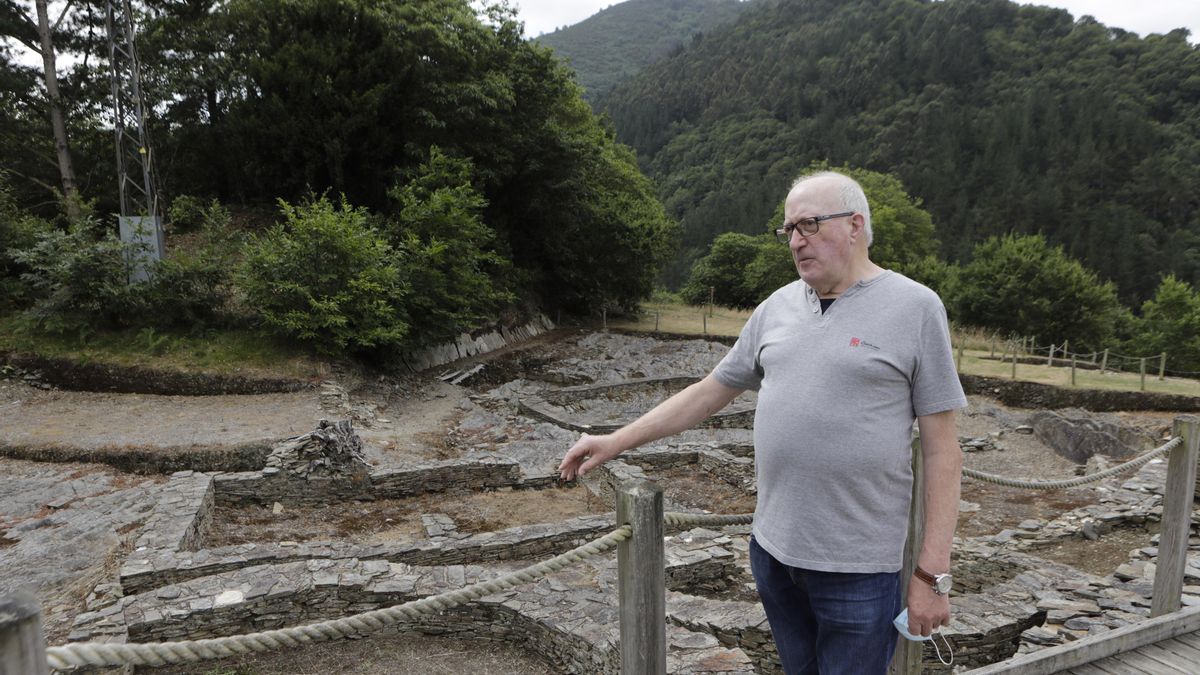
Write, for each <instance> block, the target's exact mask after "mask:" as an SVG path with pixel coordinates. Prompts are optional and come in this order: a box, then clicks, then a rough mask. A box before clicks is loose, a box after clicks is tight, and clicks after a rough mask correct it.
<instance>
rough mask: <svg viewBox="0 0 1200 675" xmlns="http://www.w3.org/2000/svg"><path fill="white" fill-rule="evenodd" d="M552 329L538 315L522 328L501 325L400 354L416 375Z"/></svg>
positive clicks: (550, 324)
mask: <svg viewBox="0 0 1200 675" xmlns="http://www.w3.org/2000/svg"><path fill="white" fill-rule="evenodd" d="M553 329H554V323H553V322H552V321H550V319H547V318H546V317H545V316H544V315H540V314H539V315H538V316H537V318H535V319H533V320H532V321H530V322H529V323H526V324H524V325H522V326H517V327H515V328H509V327H507V326H501V327H499V328H497V329H494V330H491V331H484V332H478V333H476V334H475V335H468V334H467V333H463V334H462V335H459V336H458V339H457V340H455V341H454V342H447V343H445V344H441V345H437V346H434V347H428V348H426V349H420V350H417V351H413V352H408V353H406V354H402V355H401V358H402V360H403V362H404V363H405V364H406V365H407V366H408V367H409V369H410V370H412V371H413V372H419V371H422V370H427V369H429V368H433V367H434V366H440V365H443V364H446V363H450V362H451V361H457V360H459V359H465V358H468V357H471V356H476V355H479V354H486V353H488V352H492V351H495V350H497V349H500V348H501V347H506V346H508V345H511V344H513V343H515V342H522V341H524V340H528V339H530V338H533V337H537V336H538V335H541V334H542V333H544V332H546V331H548V330H553Z"/></svg>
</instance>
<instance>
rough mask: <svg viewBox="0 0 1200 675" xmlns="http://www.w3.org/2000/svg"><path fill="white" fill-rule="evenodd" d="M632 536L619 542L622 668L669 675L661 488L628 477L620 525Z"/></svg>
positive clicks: (620, 494) (622, 489) (623, 488)
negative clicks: (628, 528) (629, 528)
mask: <svg viewBox="0 0 1200 675" xmlns="http://www.w3.org/2000/svg"><path fill="white" fill-rule="evenodd" d="M626 523H628V524H629V525H632V526H633V535H632V536H630V537H629V539H626V540H625V541H623V542H621V543H620V544H617V584H618V589H619V596H620V604H619V611H620V614H621V672H622V673H638V675H642V674H643V673H644V674H645V675H666V672H667V587H666V558H665V554H664V552H663V491H662V487H661V486H659V485H658V483H654V482H651V481H648V480H629V481H625V482H624V483H622V484H621V486H620V487H619V488H618V489H617V525H624V524H626Z"/></svg>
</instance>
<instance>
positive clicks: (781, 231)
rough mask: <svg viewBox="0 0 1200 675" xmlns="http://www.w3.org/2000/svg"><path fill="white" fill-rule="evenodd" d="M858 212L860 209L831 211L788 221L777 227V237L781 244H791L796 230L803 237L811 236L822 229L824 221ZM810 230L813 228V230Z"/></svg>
mask: <svg viewBox="0 0 1200 675" xmlns="http://www.w3.org/2000/svg"><path fill="white" fill-rule="evenodd" d="M856 213H858V211H846V212H845V213H831V214H829V215H827V216H809V217H808V218H801V219H800V220H798V221H796V222H794V223H788V224H786V225H784V226H783V227H777V228H775V239H776V241H778V242H779V243H781V244H790V243H791V242H792V232H793V231H795V230H800V236H802V237H811V236H813V235H814V234H816V233H818V232H820V231H821V223H822V221H826V220H833V219H834V218H845V217H847V216H853V215H854V214H856ZM809 230H811V232H810V231H809Z"/></svg>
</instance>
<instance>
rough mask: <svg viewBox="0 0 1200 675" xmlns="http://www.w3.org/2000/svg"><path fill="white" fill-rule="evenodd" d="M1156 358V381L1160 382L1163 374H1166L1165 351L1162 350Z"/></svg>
mask: <svg viewBox="0 0 1200 675" xmlns="http://www.w3.org/2000/svg"><path fill="white" fill-rule="evenodd" d="M1158 358H1159V361H1158V381H1159V382H1162V381H1163V376H1164V375H1166V374H1167V353H1166V352H1163V353H1162V354H1161V355H1159V357H1158Z"/></svg>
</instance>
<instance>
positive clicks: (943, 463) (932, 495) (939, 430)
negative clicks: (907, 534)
mask: <svg viewBox="0 0 1200 675" xmlns="http://www.w3.org/2000/svg"><path fill="white" fill-rule="evenodd" d="M930 417H940V419H937V420H924V418H923V420H924V421H925V423H923V424H922V425H921V456H922V460H923V462H922V463H923V467H924V472H925V490H924V501H925V504H924V505H925V527H924V532H925V536H924V538H923V540H922V544H921V552H920V555H919V556H918V558H917V564H918V565H920V566H921V568H922V569H924V570H926V571H928V572H931V573H934V574H940V573H942V572H947V571H949V570H950V547H951V545H952V542H953V539H954V528H955V525H957V523H958V500H959V493H960V488H961V481H962V451H961V449H960V448H959V446H958V436H957V433H956V432H955V427H954V413H953V412H948V413H938V415H936V416H930Z"/></svg>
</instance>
